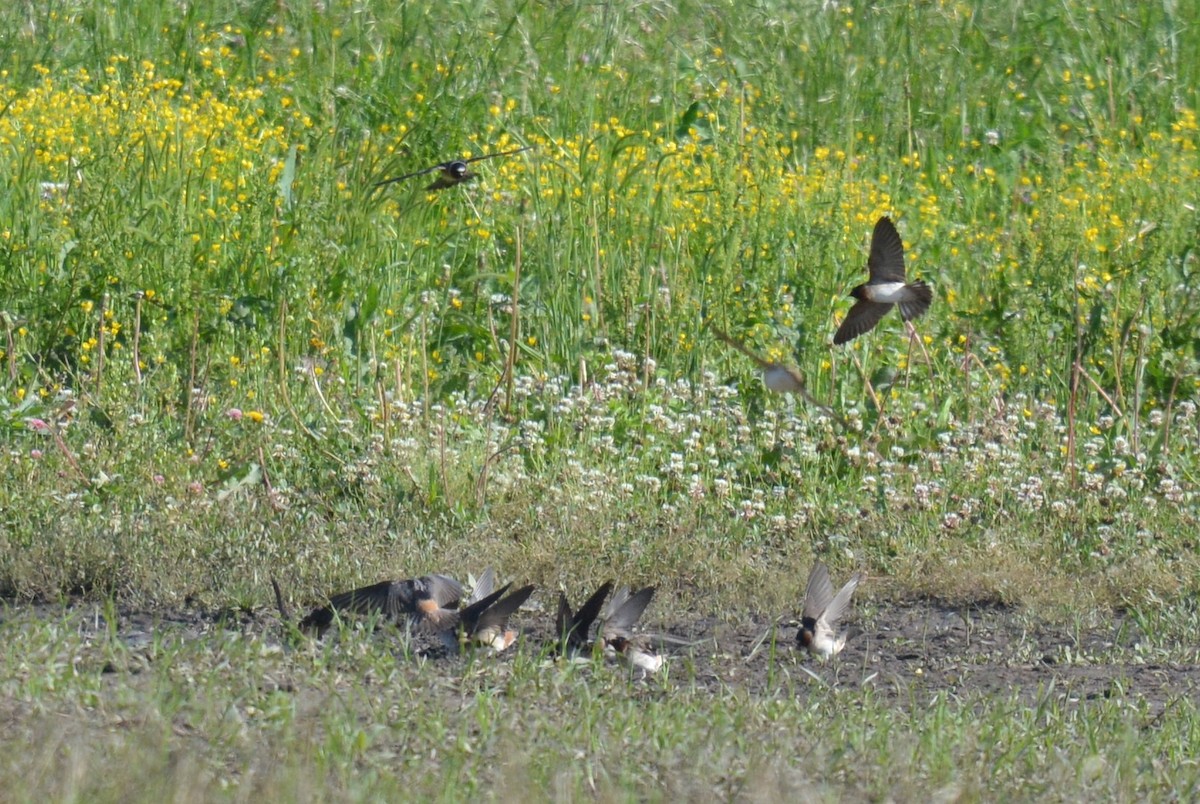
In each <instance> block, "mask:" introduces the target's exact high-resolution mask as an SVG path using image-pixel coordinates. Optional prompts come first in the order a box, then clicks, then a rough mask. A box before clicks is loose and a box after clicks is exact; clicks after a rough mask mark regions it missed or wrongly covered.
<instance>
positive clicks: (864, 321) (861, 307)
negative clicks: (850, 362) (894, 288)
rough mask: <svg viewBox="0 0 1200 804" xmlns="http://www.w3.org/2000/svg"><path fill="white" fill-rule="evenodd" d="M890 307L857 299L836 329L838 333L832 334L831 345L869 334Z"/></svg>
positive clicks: (889, 305)
mask: <svg viewBox="0 0 1200 804" xmlns="http://www.w3.org/2000/svg"><path fill="white" fill-rule="evenodd" d="M892 306H893V305H891V304H880V303H879V302H873V301H867V300H866V299H859V300H858V301H857V302H855V303H854V306H853V307H851V308H850V312H848V313H846V318H845V320H844V321H842V325H841V326H840V327H838V331H837V332H836V333H834V336H833V345H834V346H838V345H840V344H843V343H845V342H846V341H850V340H854V339H855V338H857V337H858V336H859V335H862V334H863V333H864V332H870V331H871V330H872V329H873V328H874V327H875V325H876V324H878V323H879V319H881V318H883V317H884V316H885V315H887V311H888V310H890V309H892Z"/></svg>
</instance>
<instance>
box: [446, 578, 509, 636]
mask: <svg viewBox="0 0 1200 804" xmlns="http://www.w3.org/2000/svg"><path fill="white" fill-rule="evenodd" d="M510 586H512V584H510V583H506V584H505V585H504V586H501V587H500V588H499V589H497V590H496V591H495V592H492V593H491V594H490V595H487V596H486V597H484V598H482V599H480V600H478V601H476V602H474V603H472V604H471V605H469V606H467V607H466V608H465V609H463V610H462V611H458V612H452V614H454V617H453V619H452V620H451V619H449V618H447V620H448V625H443V626H442V627H444V628H452V627H454V626H455V625H462V628H463V630H464V631H466V632H467V633H473V632H474V631H475V630H476V627H477V626H478V624H479V619H480V618H481V617H482V616H483V615H484V612H486V611H487V610H488V609H489V608H490V607H491V606H492V604H493V603H495V602H496V601H497V600H499V599H500V598H502V597H504V593H505V592H507V591H508V587H510Z"/></svg>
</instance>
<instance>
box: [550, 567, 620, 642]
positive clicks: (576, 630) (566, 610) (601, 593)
mask: <svg viewBox="0 0 1200 804" xmlns="http://www.w3.org/2000/svg"><path fill="white" fill-rule="evenodd" d="M612 587H613V582H612V581H605V582H604V584H603V585H601V587H600V588H599V589H597V590H596V591H595V592H593V593H592V596H591V597H589V598H588V599H587V600H586V601H585V602H584V604H583V605H582V606H580V607H579V611H576V612H572V611H571V604H570V602H569V601H568V600H567V596H566V594H564V593H563V592H561V591H560V592H559V593H558V614H557V616H556V617H555V626H556V628H557V633H558V639H559V646H560V647H561V648H562V649H563V650H564V651H567V652H570V653H575V654H583V653H588V652H590V651H591V644H592V643H591V641H590V640H589V639H588V632H589V631H590V630H591V629H592V623H594V622H595V621H596V618H597V617H599V616H600V610H601V608H602V607H603V606H604V599H605V598H606V597H608V593H609V592H611V591H612Z"/></svg>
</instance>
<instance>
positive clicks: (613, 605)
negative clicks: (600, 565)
mask: <svg viewBox="0 0 1200 804" xmlns="http://www.w3.org/2000/svg"><path fill="white" fill-rule="evenodd" d="M652 597H654V587H653V586H647V587H646V588H645V589H639V590H638V591H637V592H634V593H632V594H630V591H629V587H628V586H622V587H621V588H620V589H618V590H617V591H616V592H615V593H614V594H613V596H612V600H610V601H609V602H608V606H606V607H605V611H604V614H603V618H604V621H603V623H602V624H601V625H600V641H601V644H602V645H603V647H604V653H605V655H615V656H619V657H620V658H622V659H624V660H625V661H626V662H628V663H629V664H630V666H632V667H637V668H639V669H641V670H642V671H644V672H648V673H656V672H658V671H659V669H661V668H662V666H663V657H662V656H659V655H657V654H654V653H651V652H650V650H649V648H650V643H649V640H647V639H646V638H645V637H644V636H642V635H640V634H635V633H634V631H633V626H634V625H636V624H637V621H638V619H639V618H641V616H642V612H644V611H645V610H646V606H648V605H650V599H651V598H652Z"/></svg>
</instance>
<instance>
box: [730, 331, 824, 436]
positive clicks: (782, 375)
mask: <svg viewBox="0 0 1200 804" xmlns="http://www.w3.org/2000/svg"><path fill="white" fill-rule="evenodd" d="M709 329H711V330H712V333H713V335H716V336H717V338H718V339H719V340H721V341H724V342H725V343H727V344H729V345H730V346H732V347H733V348H734V349H737V350H738V351H739V352H741V353H742V354H744V355H745V356H746V357H748V358H750V359H751V360H753V361H754V364H755V365H757V366H758V367H759V368H760V369H762V373H763V385H764V386H766V388H767V390H768V391H774V392H775V393H777V394H789V393H790V394H798V395H799V396H802V397H804V400H805V401H806V402H808V404H810V405H812V406H814V407H816V408H819V409H820V410H822V411H824V412H825V413H827V414H829V415H830V416H831V417H833V418H834V419H835V420H837V422H838V423H839V424H841V425H843V426H845V425H846V420H845V419H843V418H842V417H841V416H839V415H838V414H837V413H835V412H834V410H833V409H832V408H830V407H829V406H828V405H824V404H822V403H820V402H818V401H817V399H816V398H815V397H814V396H813V395H812V394H810V393H809V392H808V386H807V385H806V384H805V382H804V375H802V374H801V373H800V372H799V370H797V369H794V368H792V367H791V366H789V365H786V364H784V363H772V362H771V361H770V360H767V359H766V358H763V357H760V356H758V355H756V354H755V353H754V352H752V351H750V349H749V348H747V347H746V344H744V343H742V342H741V341H739V340H738V339H737V338H733V337H731V336H729V335H728V334H726V333H725V332H723V331H722V330H721V329H720V328H719V327H717V326H716V325H710V326H709Z"/></svg>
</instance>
